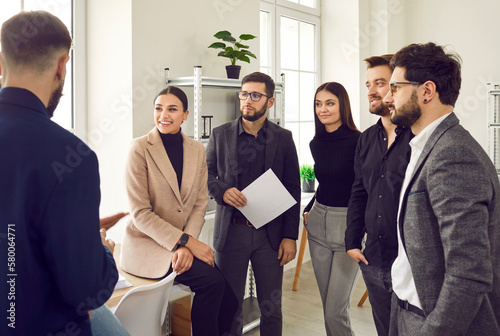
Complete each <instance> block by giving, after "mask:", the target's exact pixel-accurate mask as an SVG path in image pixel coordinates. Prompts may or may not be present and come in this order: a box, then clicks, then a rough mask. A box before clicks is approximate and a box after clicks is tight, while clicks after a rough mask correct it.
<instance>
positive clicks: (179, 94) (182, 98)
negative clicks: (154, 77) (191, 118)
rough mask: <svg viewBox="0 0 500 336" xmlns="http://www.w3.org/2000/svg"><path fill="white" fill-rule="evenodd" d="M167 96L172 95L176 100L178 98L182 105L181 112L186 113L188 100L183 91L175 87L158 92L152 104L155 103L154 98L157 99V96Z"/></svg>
mask: <svg viewBox="0 0 500 336" xmlns="http://www.w3.org/2000/svg"><path fill="white" fill-rule="evenodd" d="M168 94H173V95H174V96H176V97H177V98H179V100H180V101H181V103H182V110H183V111H184V112H186V111H187V109H188V99H187V96H186V94H185V93H184V91H182V90H181V89H179V88H178V87H177V86H169V87H167V88H165V89H163V90H161V91H160V92H158V94H157V95H156V96H155V99H153V104H154V103H155V101H156V98H158V97H159V96H163V95H168Z"/></svg>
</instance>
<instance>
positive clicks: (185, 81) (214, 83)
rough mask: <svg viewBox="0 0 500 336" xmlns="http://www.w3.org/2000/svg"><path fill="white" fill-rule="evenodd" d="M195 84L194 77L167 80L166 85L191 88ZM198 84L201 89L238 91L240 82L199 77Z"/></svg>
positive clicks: (237, 80)
mask: <svg viewBox="0 0 500 336" xmlns="http://www.w3.org/2000/svg"><path fill="white" fill-rule="evenodd" d="M195 83H196V78H195V77H194V76H190V77H179V78H173V79H168V80H167V84H169V85H175V86H193V85H194V84H195ZM200 84H201V86H202V87H210V88H214V89H239V88H241V81H240V80H239V79H224V78H213V77H201V81H200Z"/></svg>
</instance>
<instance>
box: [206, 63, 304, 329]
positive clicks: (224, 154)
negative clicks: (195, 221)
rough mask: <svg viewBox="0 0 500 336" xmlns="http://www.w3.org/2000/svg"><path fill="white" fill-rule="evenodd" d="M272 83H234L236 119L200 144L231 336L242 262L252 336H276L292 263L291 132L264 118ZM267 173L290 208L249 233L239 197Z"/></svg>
mask: <svg viewBox="0 0 500 336" xmlns="http://www.w3.org/2000/svg"><path fill="white" fill-rule="evenodd" d="M273 94H274V81H273V80H272V78H271V77H269V76H268V75H266V74H263V73H260V72H254V73H251V74H249V75H247V76H245V77H244V78H243V80H242V87H241V91H239V92H238V98H239V99H240V110H241V117H240V118H238V119H236V120H234V121H231V122H229V123H226V124H224V125H222V126H219V127H217V128H215V129H214V130H213V132H212V135H211V136H210V140H209V142H208V146H207V167H208V190H209V193H210V195H211V196H212V197H213V198H214V199H215V201H216V202H217V209H216V213H215V230H214V247H215V250H216V252H215V261H216V263H217V265H218V266H219V268H220V270H221V271H222V273H223V274H224V276H225V277H226V279H227V281H228V282H229V284H230V285H231V287H232V288H233V290H234V292H235V294H236V296H237V297H238V300H239V307H240V308H239V312H238V313H237V315H236V316H237V317H236V319H235V322H234V323H233V328H232V330H231V335H241V334H242V327H243V323H242V315H241V306H242V302H243V296H244V293H245V280H246V277H247V269H248V262H249V261H251V262H252V268H253V270H254V274H255V282H256V287H257V298H258V301H259V306H260V310H261V320H260V321H261V322H260V334H261V335H269V336H279V335H281V334H282V313H281V292H282V282H283V266H284V265H285V264H287V263H288V262H289V261H291V260H292V259H294V258H295V253H296V240H297V237H298V229H299V218H300V215H299V210H300V177H299V164H298V160H297V152H296V150H295V145H294V142H293V138H292V133H291V132H290V131H288V130H286V129H284V128H281V127H279V126H278V125H275V124H273V123H272V122H270V121H268V120H267V118H266V117H267V110H268V109H269V108H271V107H272V106H273V103H274V97H273ZM268 169H272V171H273V172H274V174H276V176H277V177H278V179H279V180H280V181H281V183H282V184H283V185H284V186H285V188H286V189H287V190H288V191H289V192H290V194H291V195H292V196H293V198H294V199H295V200H296V201H297V203H296V204H295V205H294V206H292V207H291V208H290V209H288V210H287V211H285V212H284V213H283V214H281V215H280V216H278V217H276V218H275V219H274V220H272V221H271V222H269V223H268V224H266V225H264V226H263V227H260V228H259V229H256V228H255V227H253V225H252V223H250V222H249V221H248V220H247V219H246V218H245V216H244V215H243V214H242V213H241V212H240V211H239V210H238V208H240V207H243V206H245V205H246V202H247V200H246V198H245V196H244V195H243V194H242V193H241V190H243V189H244V188H245V187H247V186H248V185H249V184H250V183H252V182H253V181H254V180H255V179H257V178H258V177H259V176H260V175H262V174H263V173H264V172H265V171H267V170H268Z"/></svg>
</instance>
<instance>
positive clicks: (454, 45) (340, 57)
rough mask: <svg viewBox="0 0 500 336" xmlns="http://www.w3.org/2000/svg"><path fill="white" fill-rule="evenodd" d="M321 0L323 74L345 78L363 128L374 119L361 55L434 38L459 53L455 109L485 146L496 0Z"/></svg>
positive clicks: (496, 52)
mask: <svg viewBox="0 0 500 336" xmlns="http://www.w3.org/2000/svg"><path fill="white" fill-rule="evenodd" d="M322 6H323V8H322V25H323V29H322V32H323V33H322V35H323V36H322V48H323V49H322V69H323V71H322V77H323V78H322V80H323V81H331V80H334V81H338V82H340V83H342V84H344V86H345V87H346V88H347V90H348V92H349V95H350V97H351V104H352V108H353V113H354V115H355V121H356V123H357V125H358V126H360V128H361V129H362V130H363V129H366V128H367V127H368V126H370V125H372V124H373V123H374V122H375V120H376V119H377V118H375V117H373V116H370V114H369V113H368V105H367V102H366V88H365V87H364V82H365V72H366V67H365V65H364V62H362V60H363V59H364V58H366V57H369V56H371V55H380V54H384V53H394V52H396V51H397V50H399V49H400V48H402V47H403V46H405V45H408V44H410V43H426V42H429V41H433V42H436V43H437V44H440V45H446V46H448V47H449V48H450V49H451V50H455V51H456V52H458V54H459V55H460V56H461V57H462V60H463V66H462V89H461V93H460V96H459V99H458V101H457V105H456V108H455V112H456V113H457V115H458V117H459V118H460V120H461V123H462V125H463V126H464V127H465V128H466V129H467V130H469V132H471V134H472V135H473V136H474V138H475V139H476V140H477V141H478V142H479V143H480V144H481V145H482V146H483V147H484V148H486V147H487V133H486V117H487V112H486V86H485V85H486V83H487V82H498V81H500V66H498V60H500V43H496V41H497V39H496V35H495V34H496V32H498V18H499V16H498V13H500V1H497V0H480V1H453V0H439V1H432V0H419V1H415V0H357V1H349V2H345V1H342V0H323V2H322ZM356 63H357V64H358V65H360V66H359V67H358V68H356ZM357 114H359V116H358V115H357ZM358 120H359V123H358Z"/></svg>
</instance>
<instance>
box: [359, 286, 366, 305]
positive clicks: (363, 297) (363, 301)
mask: <svg viewBox="0 0 500 336" xmlns="http://www.w3.org/2000/svg"><path fill="white" fill-rule="evenodd" d="M367 297H368V289H367V290H365V294H363V296H362V297H361V300H359V302H358V307H362V306H363V303H365V301H366V298H367Z"/></svg>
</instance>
